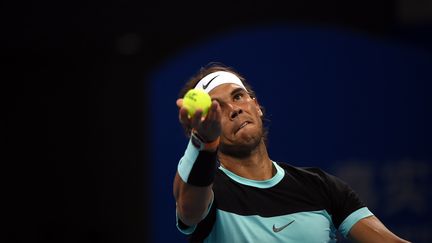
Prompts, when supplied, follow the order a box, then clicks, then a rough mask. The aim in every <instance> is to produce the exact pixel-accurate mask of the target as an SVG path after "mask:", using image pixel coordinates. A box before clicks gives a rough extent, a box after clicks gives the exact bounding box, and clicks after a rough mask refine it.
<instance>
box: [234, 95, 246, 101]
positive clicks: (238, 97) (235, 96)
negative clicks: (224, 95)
mask: <svg viewBox="0 0 432 243" xmlns="http://www.w3.org/2000/svg"><path fill="white" fill-rule="evenodd" d="M243 96H244V94H243V93H237V94H235V95H234V97H233V99H234V100H241V99H242V98H243Z"/></svg>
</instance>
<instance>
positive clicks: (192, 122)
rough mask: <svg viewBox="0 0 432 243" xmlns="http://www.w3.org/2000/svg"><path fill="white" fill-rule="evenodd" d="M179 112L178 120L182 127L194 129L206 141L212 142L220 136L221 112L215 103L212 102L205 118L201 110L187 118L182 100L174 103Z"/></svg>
mask: <svg viewBox="0 0 432 243" xmlns="http://www.w3.org/2000/svg"><path fill="white" fill-rule="evenodd" d="M176 104H177V107H178V108H179V109H180V110H179V120H180V123H181V124H182V126H183V127H185V128H188V129H195V130H196V131H197V132H198V134H199V135H200V136H201V137H202V138H203V139H204V140H205V141H206V142H212V141H214V140H216V139H217V138H218V137H219V136H220V134H221V116H222V111H221V108H220V105H219V103H218V102H217V101H215V100H213V101H212V104H211V106H210V108H209V111H208V113H207V116H206V117H202V113H203V112H202V110H201V109H198V110H197V111H196V112H195V114H194V115H193V116H192V117H190V118H189V117H188V111H187V109H186V108H184V107H183V99H178V100H177V101H176Z"/></svg>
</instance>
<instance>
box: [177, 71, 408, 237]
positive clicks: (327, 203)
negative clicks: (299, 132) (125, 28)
mask: <svg viewBox="0 0 432 243" xmlns="http://www.w3.org/2000/svg"><path fill="white" fill-rule="evenodd" d="M191 88H198V89H203V90H204V91H205V92H207V93H208V94H209V95H210V96H211V98H212V105H211V108H210V110H209V113H208V115H207V116H206V117H205V118H202V117H201V114H202V111H200V110H199V111H197V112H196V113H195V115H194V116H193V117H192V118H190V119H189V118H188V114H187V110H186V109H185V108H183V107H182V99H181V98H179V99H178V100H177V106H178V107H179V120H180V123H181V124H182V126H183V128H184V129H185V132H186V134H187V135H188V137H189V138H190V139H189V143H188V145H187V147H186V150H185V153H184V155H183V156H182V157H181V158H180V161H179V164H178V170H177V173H176V175H175V178H174V197H175V200H176V209H177V210H176V212H177V227H178V229H179V230H180V231H181V232H182V233H184V234H185V235H186V236H187V238H188V239H189V241H190V242H336V240H337V237H336V232H337V231H339V232H340V233H341V234H342V235H343V236H344V237H347V238H349V239H352V240H353V241H354V242H380V243H382V242H407V241H405V240H403V239H401V238H399V237H398V236H396V235H395V234H394V233H392V232H391V231H390V230H389V229H387V228H386V227H385V226H384V224H383V223H382V222H381V221H380V220H379V219H378V218H377V217H376V216H375V215H374V214H373V213H372V212H371V211H370V210H369V209H368V208H367V206H366V205H365V204H364V203H363V202H362V201H361V199H360V198H359V196H358V195H357V194H356V192H354V191H353V190H352V189H351V188H350V187H349V185H347V184H346V183H345V182H344V181H342V180H341V179H339V178H337V177H335V176H333V175H331V174H328V173H326V172H325V171H323V170H321V169H319V168H299V167H296V166H294V165H290V164H288V163H286V162H282V161H273V160H272V159H271V158H270V157H269V154H268V152H267V146H266V133H267V131H266V129H265V127H264V125H263V119H264V109H263V108H262V107H261V106H260V104H259V102H258V100H257V97H256V95H255V92H254V91H253V90H252V88H251V86H250V85H249V84H248V83H247V82H246V80H245V79H244V78H243V77H242V76H241V75H240V74H239V73H238V72H237V71H235V70H234V69H233V68H230V67H227V66H225V65H223V64H220V63H211V64H209V65H207V66H205V67H203V68H201V69H200V70H199V72H198V73H197V74H196V75H194V76H193V77H192V78H191V79H190V81H189V82H187V83H186V84H185V86H184V88H183V89H182V91H181V92H180V94H179V97H183V95H184V94H185V93H186V92H187V91H188V90H189V89H191Z"/></svg>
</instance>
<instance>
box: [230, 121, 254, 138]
mask: <svg viewBox="0 0 432 243" xmlns="http://www.w3.org/2000/svg"><path fill="white" fill-rule="evenodd" d="M249 124H250V122H249V121H244V122H243V123H241V124H240V126H239V127H238V128H237V130H236V131H235V132H234V135H235V134H237V133H238V131H240V130H241V129H242V128H244V127H245V126H247V125H249Z"/></svg>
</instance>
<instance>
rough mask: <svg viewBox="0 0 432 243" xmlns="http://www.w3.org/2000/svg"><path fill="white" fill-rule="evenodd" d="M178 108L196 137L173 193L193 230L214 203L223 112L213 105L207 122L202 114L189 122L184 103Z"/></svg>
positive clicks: (180, 213)
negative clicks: (213, 189)
mask: <svg viewBox="0 0 432 243" xmlns="http://www.w3.org/2000/svg"><path fill="white" fill-rule="evenodd" d="M177 106H178V107H179V108H180V110H179V120H180V123H181V124H182V126H184V127H187V128H189V129H193V132H194V136H193V138H191V141H190V142H189V145H188V147H187V149H186V152H185V155H184V156H183V157H182V159H181V160H180V164H179V166H178V171H177V173H176V175H175V178H174V185H173V192H174V198H175V200H176V205H177V206H176V207H177V215H178V217H179V218H180V220H181V221H182V222H183V223H184V224H186V225H189V226H192V225H195V224H197V223H199V222H200V221H201V220H202V219H203V217H204V216H205V214H206V212H207V210H208V207H209V205H210V203H211V202H212V200H213V191H212V185H213V178H214V173H215V171H216V168H215V166H216V153H217V152H216V151H217V146H218V139H219V135H220V132H221V128H220V117H221V110H220V106H219V104H218V103H217V102H216V101H213V103H212V106H211V108H210V111H209V113H208V115H207V117H206V118H205V119H203V118H201V113H202V112H201V111H200V110H198V111H197V112H196V113H195V115H194V116H193V117H192V118H190V119H189V118H188V114H187V110H186V109H185V108H182V99H178V100H177ZM197 138H198V139H199V140H200V141H201V142H203V145H202V146H199V143H197V140H196V139H197Z"/></svg>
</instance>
